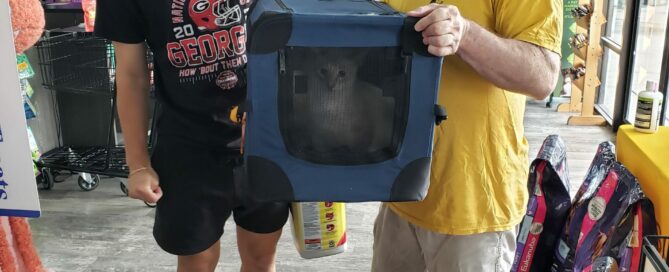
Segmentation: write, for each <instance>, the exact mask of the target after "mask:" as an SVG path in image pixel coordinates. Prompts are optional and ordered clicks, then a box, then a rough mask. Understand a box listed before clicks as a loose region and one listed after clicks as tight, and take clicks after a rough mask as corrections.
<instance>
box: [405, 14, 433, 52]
mask: <svg viewBox="0 0 669 272" xmlns="http://www.w3.org/2000/svg"><path fill="white" fill-rule="evenodd" d="M418 20H420V18H417V17H410V16H406V17H404V26H403V27H402V34H401V35H402V36H401V38H400V40H401V44H402V54H404V55H413V53H416V54H418V55H421V56H424V57H434V56H433V55H432V54H430V52H428V51H427V45H425V44H423V35H421V33H420V32H418V31H416V28H415V25H416V23H418Z"/></svg>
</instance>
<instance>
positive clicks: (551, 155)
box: [511, 135, 571, 272]
mask: <svg viewBox="0 0 669 272" xmlns="http://www.w3.org/2000/svg"><path fill="white" fill-rule="evenodd" d="M568 177H569V172H568V168H567V152H566V147H565V144H564V141H563V140H562V139H561V138H560V137H559V136H557V135H551V136H549V137H548V138H546V140H545V141H544V144H543V146H542V147H541V149H540V150H539V154H538V156H537V158H536V159H535V160H534V162H532V165H531V166H530V173H529V179H528V183H527V187H528V191H529V193H530V199H529V203H528V205H527V214H526V215H525V218H524V219H523V222H522V223H521V226H520V231H519V234H518V237H517V246H516V257H515V260H514V262H513V268H512V269H511V271H512V272H518V271H523V272H525V271H538V272H539V271H548V270H550V267H551V265H552V264H553V254H552V253H553V252H552V251H553V248H555V243H556V241H557V240H558V238H559V237H560V234H561V233H562V226H563V225H564V222H565V220H566V218H567V212H568V211H569V208H571V198H570V196H569V179H568Z"/></svg>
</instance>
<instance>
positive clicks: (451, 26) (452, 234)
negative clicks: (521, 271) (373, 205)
mask: <svg viewBox="0 0 669 272" xmlns="http://www.w3.org/2000/svg"><path fill="white" fill-rule="evenodd" d="M428 1H429V0H386V1H385V2H387V3H388V4H389V5H390V6H392V7H393V8H395V9H397V10H400V11H404V12H407V11H408V13H407V15H408V16H414V17H422V18H421V19H420V21H419V22H418V23H417V24H416V27H415V28H416V30H417V31H420V32H422V34H423V37H424V40H423V42H424V43H425V44H426V45H428V50H429V52H430V53H432V54H434V55H438V56H446V58H445V59H444V66H443V74H442V80H441V87H440V92H439V104H441V105H444V106H445V107H446V108H447V110H448V112H449V120H448V121H447V122H446V123H445V124H444V125H442V126H439V127H437V131H436V132H435V140H434V156H433V161H432V173H431V184H430V188H429V191H428V195H427V198H426V199H425V200H424V201H422V202H410V203H390V204H384V205H382V206H381V209H380V211H379V215H378V217H377V220H376V223H375V226H374V238H375V239H374V240H375V242H374V257H373V261H372V271H377V272H393V271H398V272H400V271H401V272H412V271H426V270H427V271H430V272H440V271H449V272H450V271H476V272H482V271H485V272H487V271H503V272H508V271H509V270H510V269H511V266H512V263H513V258H514V251H515V247H516V242H515V237H516V234H515V226H516V225H517V224H519V223H520V221H521V220H522V217H523V215H524V213H525V207H526V203H527V199H528V193H527V189H526V188H527V187H526V182H527V172H528V144H527V141H526V139H525V137H524V129H523V115H524V111H525V101H526V96H529V97H533V98H537V99H543V98H545V97H546V96H548V94H549V93H550V92H551V91H552V90H553V89H554V87H555V85H556V82H557V76H558V72H559V65H560V57H559V53H557V52H560V41H561V38H562V37H561V35H562V34H561V33H562V0H444V1H432V2H433V3H429V2H428Z"/></svg>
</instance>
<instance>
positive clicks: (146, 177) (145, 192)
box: [114, 42, 162, 203]
mask: <svg viewBox="0 0 669 272" xmlns="http://www.w3.org/2000/svg"><path fill="white" fill-rule="evenodd" d="M114 49H115V51H116V90H117V98H118V103H117V105H118V107H117V110H118V116H119V119H120V120H121V128H122V129H123V138H124V139H125V151H126V160H127V163H128V167H129V168H130V175H129V176H128V195H129V196H130V197H133V198H137V199H141V200H144V201H146V202H149V203H156V202H157V201H158V199H160V198H161V197H162V191H161V189H160V187H159V183H158V175H157V174H156V172H155V171H153V169H152V168H151V161H150V159H149V151H148V147H147V135H146V134H147V130H148V113H147V111H148V100H149V98H148V93H149V72H148V67H147V64H146V48H145V47H144V44H124V43H118V42H114Z"/></svg>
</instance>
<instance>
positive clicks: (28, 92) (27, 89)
mask: <svg viewBox="0 0 669 272" xmlns="http://www.w3.org/2000/svg"><path fill="white" fill-rule="evenodd" d="M21 93H22V94H24V95H25V96H28V98H32V97H33V94H35V90H34V89H33V86H32V85H30V82H29V81H28V80H27V79H22V80H21Z"/></svg>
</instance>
